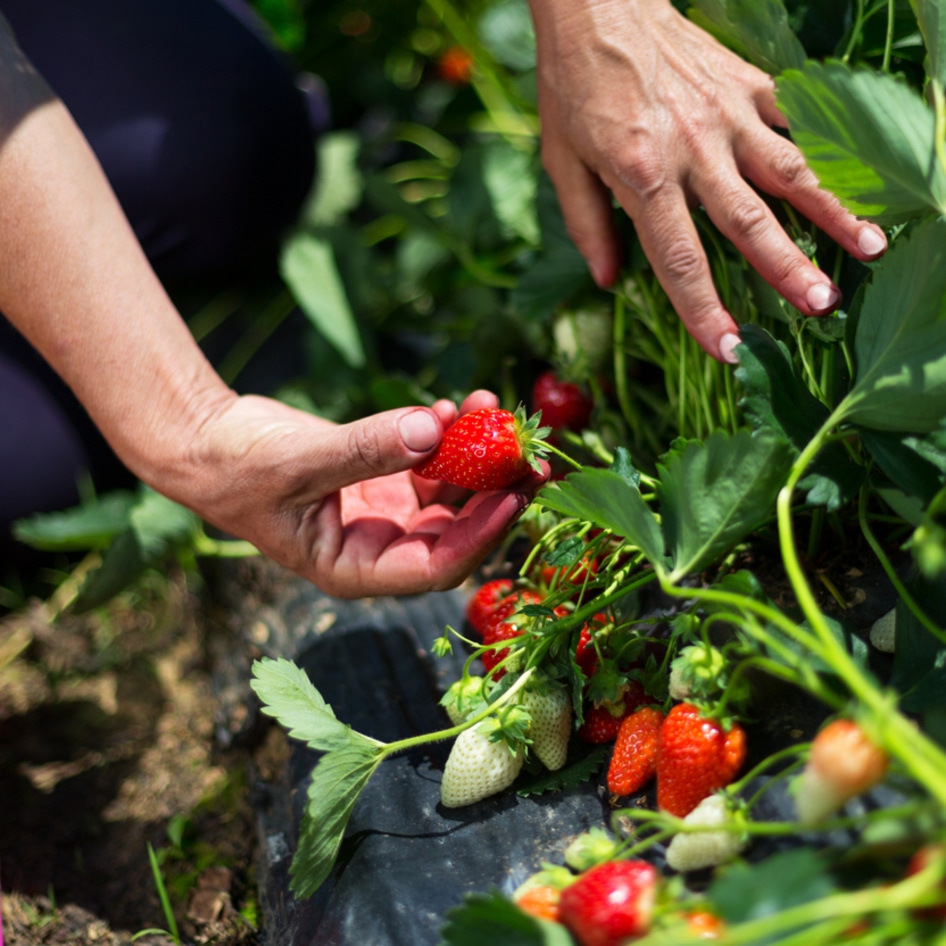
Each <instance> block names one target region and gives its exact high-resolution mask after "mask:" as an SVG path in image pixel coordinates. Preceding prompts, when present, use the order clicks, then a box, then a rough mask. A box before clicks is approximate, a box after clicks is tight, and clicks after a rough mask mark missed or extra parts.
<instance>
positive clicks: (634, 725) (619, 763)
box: [608, 706, 664, 795]
mask: <svg viewBox="0 0 946 946" xmlns="http://www.w3.org/2000/svg"><path fill="white" fill-rule="evenodd" d="M663 721H664V714H663V713H661V712H660V710H658V709H654V708H653V707H652V706H642V707H641V708H640V709H639V710H636V711H635V712H633V713H631V715H630V716H628V717H627V718H626V719H625V720H624V721H623V722H622V723H621V728H620V729H619V730H618V736H617V740H616V741H615V743H614V752H613V754H612V755H611V763H610V765H609V766H608V790H609V791H611V792H613V793H614V794H615V795H633V794H634V793H635V792H639V791H640V790H641V789H642V788H643V787H644V786H645V785H646V784H647V783H648V782H649V781H650V780H651V779H652V778H653V777H654V775H656V773H657V741H658V737H659V735H660V727H661V724H662V723H663Z"/></svg>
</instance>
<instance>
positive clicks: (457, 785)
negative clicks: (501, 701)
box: [440, 720, 523, 808]
mask: <svg viewBox="0 0 946 946" xmlns="http://www.w3.org/2000/svg"><path fill="white" fill-rule="evenodd" d="M488 722H489V720H487V723H488ZM490 731H491V728H490V727H489V726H487V725H484V723H479V724H478V725H476V726H473V727H472V728H471V729H464V730H463V732H461V733H460V735H459V736H457V739H456V742H454V744H453V748H452V749H451V750H450V755H449V756H448V757H447V764H446V765H445V766H444V769H443V779H442V780H441V782H440V803H441V804H442V805H443V806H444V807H445V808H462V807H463V806H464V805H472V804H474V803H475V802H478V801H482V800H483V799H484V798H489V796H490V795H495V794H496V793H497V792H501V791H502V790H503V789H504V788H508V787H509V786H510V785H512V783H513V782H514V781H515V780H516V776H517V775H518V774H519V770H520V769H521V768H522V759H523V753H522V750H521V749H519V750H518V751H513V749H511V748H510V746H509V744H508V743H506V742H505V741H503V740H502V739H500V740H498V741H494V740H492V739H490V738H489V733H490Z"/></svg>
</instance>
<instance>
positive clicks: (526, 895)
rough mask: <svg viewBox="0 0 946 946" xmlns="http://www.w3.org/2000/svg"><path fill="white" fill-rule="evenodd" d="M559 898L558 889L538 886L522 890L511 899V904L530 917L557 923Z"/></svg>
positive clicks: (549, 885)
mask: <svg viewBox="0 0 946 946" xmlns="http://www.w3.org/2000/svg"><path fill="white" fill-rule="evenodd" d="M561 896H562V891H561V890H559V889H558V887H553V886H552V885H551V884H538V885H536V886H535V887H529V888H528V889H527V890H524V891H523V892H522V893H521V894H519V895H518V896H517V897H515V898H514V899H513V903H515V904H516V906H517V907H519V909H520V910H523V911H524V912H525V913H528V914H529V915H530V916H534V917H538V918H539V919H540V920H551V921H552V922H553V923H557V922H558V902H559V900H560V899H561Z"/></svg>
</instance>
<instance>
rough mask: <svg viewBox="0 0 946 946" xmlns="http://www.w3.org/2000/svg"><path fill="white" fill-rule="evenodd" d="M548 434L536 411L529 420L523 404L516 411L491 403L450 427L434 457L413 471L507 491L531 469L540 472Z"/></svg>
mask: <svg viewBox="0 0 946 946" xmlns="http://www.w3.org/2000/svg"><path fill="white" fill-rule="evenodd" d="M548 433H549V429H548V428H547V427H539V418H538V416H537V415H533V416H532V417H530V418H528V420H527V419H526V415H525V411H524V410H523V408H522V407H521V406H520V407H519V408H517V409H516V412H515V414H513V413H511V412H510V411H505V410H502V409H501V408H493V407H486V408H481V409H480V410H477V411H470V412H469V413H468V414H462V415H461V416H460V417H459V418H457V420H456V422H455V423H453V424H452V425H451V426H450V427H448V428H447V430H446V431H445V432H444V435H443V440H442V441H441V442H440V446H439V447H438V448H437V450H436V451H435V452H434V455H433V456H432V457H430V458H429V459H428V460H426V461H425V462H424V463H422V464H421V465H420V466H418V467H416V469H415V470H414V472H415V473H416V474H417V475H418V476H421V477H423V478H424V479H430V480H441V481H443V482H444V483H451V484H453V485H454V486H460V487H463V488H464V489H473V490H487V489H508V487H510V486H511V485H512V484H513V483H515V482H517V481H518V480H521V479H522V477H523V476H525V475H526V473H528V472H529V470H530V469H534V470H536V471H539V472H541V469H542V468H541V466H540V464H539V458H540V457H542V456H544V454H545V446H544V444H543V442H542V441H543V440H544V439H545V437H547V436H548Z"/></svg>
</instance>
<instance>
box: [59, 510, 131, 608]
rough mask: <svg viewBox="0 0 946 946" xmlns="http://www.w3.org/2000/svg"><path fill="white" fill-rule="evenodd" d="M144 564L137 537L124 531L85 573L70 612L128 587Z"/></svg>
mask: <svg viewBox="0 0 946 946" xmlns="http://www.w3.org/2000/svg"><path fill="white" fill-rule="evenodd" d="M147 567H148V562H147V561H146V560H145V557H144V555H143V554H142V552H141V547H140V545H139V544H138V536H137V535H136V534H135V533H134V532H133V531H132V530H130V529H129V530H128V531H127V532H123V533H122V534H121V535H119V536H117V537H116V538H115V539H114V541H113V542H112V544H111V545H109V547H108V548H107V549H106V550H105V551H104V552H103V553H102V562H101V564H100V565H99V567H98V568H96V569H94V570H93V571H91V572H89V573H88V575H86V577H85V580H84V581H83V582H82V586H81V587H80V588H79V593H78V594H77V595H76V600H75V601H74V602H73V605H72V609H73V611H75V612H76V614H82V613H84V612H86V611H91V610H92V609H93V608H98V607H100V606H101V605H103V604H105V603H106V602H108V601H111V599H112V598H114V597H115V595H117V594H118V593H119V592H122V591H124V590H125V589H126V588H130V587H131V586H132V585H133V584H134V583H135V582H136V581H137V580H138V579H139V578H140V577H141V576H142V575H143V574H144V573H145V570H146V569H147Z"/></svg>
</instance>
